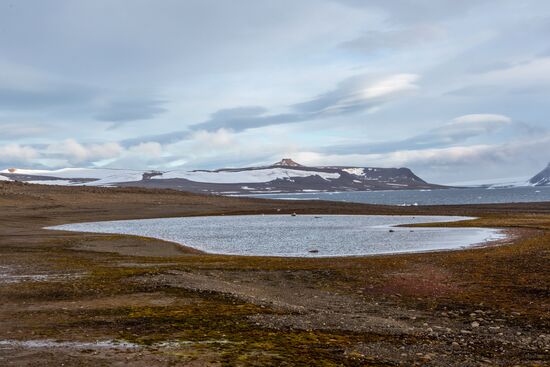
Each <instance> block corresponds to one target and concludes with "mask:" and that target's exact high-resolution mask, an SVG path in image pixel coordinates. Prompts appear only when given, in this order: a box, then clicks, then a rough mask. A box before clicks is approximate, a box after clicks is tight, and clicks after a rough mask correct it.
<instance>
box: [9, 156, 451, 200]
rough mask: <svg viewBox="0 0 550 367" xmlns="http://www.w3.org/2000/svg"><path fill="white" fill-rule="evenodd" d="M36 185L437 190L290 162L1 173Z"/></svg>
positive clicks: (382, 172)
mask: <svg viewBox="0 0 550 367" xmlns="http://www.w3.org/2000/svg"><path fill="white" fill-rule="evenodd" d="M1 177H3V178H4V179H5V180H14V181H22V182H28V183H35V184H47V185H67V186H80V185H84V186H119V187H129V186H131V187H147V188H169V189H176V190H183V191H191V192H197V193H210V194H225V195H231V194H234V195H239V194H262V193H266V194H273V193H301V192H335V191H370V190H411V189H438V188H445V186H441V185H435V184H431V183H428V182H426V181H424V180H423V179H421V178H420V177H418V176H417V175H415V174H414V173H413V172H412V171H411V170H410V169H408V168H380V167H349V166H322V167H308V166H304V165H301V164H299V163H297V162H295V161H294V160H292V159H290V158H284V159H282V160H280V161H279V162H276V163H274V164H270V165H266V166H258V167H243V168H222V169H217V170H193V171H184V170H174V171H140V170H124V169H107V168H64V169H59V170H27V169H17V168H11V169H7V170H3V171H0V178H1Z"/></svg>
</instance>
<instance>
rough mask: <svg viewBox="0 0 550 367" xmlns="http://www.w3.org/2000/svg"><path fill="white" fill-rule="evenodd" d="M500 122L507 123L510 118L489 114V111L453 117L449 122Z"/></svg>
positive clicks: (509, 121)
mask: <svg viewBox="0 0 550 367" xmlns="http://www.w3.org/2000/svg"><path fill="white" fill-rule="evenodd" d="M487 122H488V123H502V124H509V123H511V122H512V119H511V118H509V117H508V116H504V115H497V114H490V113H477V114H470V115H463V116H459V117H457V118H454V119H453V120H452V121H451V124H476V123H487Z"/></svg>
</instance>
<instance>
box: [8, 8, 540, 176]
mask: <svg viewBox="0 0 550 367" xmlns="http://www.w3.org/2000/svg"><path fill="white" fill-rule="evenodd" d="M549 146H550V2H549V1H547V0H523V1H517V0H513V1H512V0H461V1H456V0H392V1H387V0H299V1H296V0H277V1H269V0H231V1H229V0H216V1H212V0H183V1H182V0H163V1H158V0H115V1H113V0H81V1H73V0H49V1H42V0H0V168H8V167H21V168H22V167H24V168H60V167H111V168H132V169H158V170H173V169H197V168H206V169H207V168H221V167H239V166H251V165H260V164H266V163H272V162H275V161H278V160H280V159H281V158H283V157H285V158H286V157H289V158H293V159H294V160H295V161H297V162H299V163H302V164H304V165H342V166H346V165H349V166H376V167H409V168H411V169H412V170H413V171H414V172H415V173H417V174H418V175H419V176H421V177H422V178H424V179H426V180H428V181H431V182H434V183H455V182H464V181H471V180H481V181H482V180H494V179H497V178H515V177H528V176H532V175H534V174H535V173H536V172H538V171H540V170H541V169H542V168H543V167H545V166H546V165H547V164H548V162H549V161H550V149H549Z"/></svg>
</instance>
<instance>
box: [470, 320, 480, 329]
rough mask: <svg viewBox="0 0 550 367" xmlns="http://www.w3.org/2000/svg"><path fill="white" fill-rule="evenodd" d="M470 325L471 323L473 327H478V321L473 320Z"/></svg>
mask: <svg viewBox="0 0 550 367" xmlns="http://www.w3.org/2000/svg"><path fill="white" fill-rule="evenodd" d="M470 325H472V327H473V328H476V327H479V322H477V321H474V322H472V323H471V324H470Z"/></svg>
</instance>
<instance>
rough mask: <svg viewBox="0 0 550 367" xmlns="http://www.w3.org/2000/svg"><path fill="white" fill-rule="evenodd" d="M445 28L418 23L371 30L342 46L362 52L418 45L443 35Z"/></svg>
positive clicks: (368, 52)
mask: <svg viewBox="0 0 550 367" xmlns="http://www.w3.org/2000/svg"><path fill="white" fill-rule="evenodd" d="M444 33H445V31H444V29H443V28H441V27H439V26H435V25H430V26H428V25H418V26H414V27H410V28H401V29H395V30H389V31H379V30H369V31H367V32H364V33H363V34H362V35H361V36H360V37H358V38H355V39H353V40H350V41H347V42H344V43H342V44H341V45H340V47H342V48H344V49H349V50H352V51H359V52H362V53H367V54H370V53H377V52H380V51H385V50H398V49H406V48H412V47H418V46H420V45H422V44H424V43H427V42H431V41H435V40H437V39H439V38H441V37H442V36H443V34H444Z"/></svg>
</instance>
